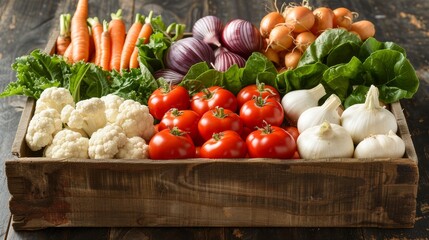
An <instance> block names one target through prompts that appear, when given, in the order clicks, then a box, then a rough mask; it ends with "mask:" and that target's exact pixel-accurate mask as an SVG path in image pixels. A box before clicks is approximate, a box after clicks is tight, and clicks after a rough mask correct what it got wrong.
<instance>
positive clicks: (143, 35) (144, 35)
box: [130, 11, 153, 68]
mask: <svg viewBox="0 0 429 240" xmlns="http://www.w3.org/2000/svg"><path fill="white" fill-rule="evenodd" d="M152 15H153V12H152V11H151V12H150V13H149V15H148V16H147V18H146V21H145V24H143V27H142V29H141V30H140V33H139V36H138V39H137V42H136V45H137V43H138V41H139V40H140V39H142V43H143V44H147V43H148V42H149V39H150V35H152V33H153V29H152V23H151V20H152ZM138 56H139V49H138V48H137V47H136V46H135V47H134V50H133V53H132V54H131V57H130V68H138V67H139V62H138V59H137V58H138Z"/></svg>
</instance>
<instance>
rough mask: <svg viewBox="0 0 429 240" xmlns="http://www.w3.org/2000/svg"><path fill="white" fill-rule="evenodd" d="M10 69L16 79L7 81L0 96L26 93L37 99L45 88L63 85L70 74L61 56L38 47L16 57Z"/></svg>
mask: <svg viewBox="0 0 429 240" xmlns="http://www.w3.org/2000/svg"><path fill="white" fill-rule="evenodd" d="M12 70H14V71H15V72H16V78H17V80H16V81H15V82H11V83H9V84H8V86H7V87H6V89H5V90H4V91H3V92H2V93H1V94H0V97H8V96H13V95H26V96H30V97H33V98H36V99H37V98H39V96H40V94H41V93H42V92H43V90H45V89H46V88H49V87H58V86H62V85H64V83H65V82H66V81H67V80H66V79H67V77H68V76H69V75H70V68H69V66H68V64H67V63H66V62H65V61H63V60H62V58H61V57H59V56H55V55H54V56H49V55H47V54H45V53H43V52H42V51H41V50H38V49H37V50H34V51H33V52H31V53H30V54H29V55H25V56H22V57H19V58H17V59H16V61H15V62H14V63H13V64H12Z"/></svg>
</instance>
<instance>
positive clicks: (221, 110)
mask: <svg viewBox="0 0 429 240" xmlns="http://www.w3.org/2000/svg"><path fill="white" fill-rule="evenodd" d="M213 116H215V117H217V118H225V117H227V116H228V114H225V109H224V108H223V107H219V106H216V108H215V109H214V110H213Z"/></svg>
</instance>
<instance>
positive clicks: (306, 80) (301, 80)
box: [277, 62, 328, 94]
mask: <svg viewBox="0 0 429 240" xmlns="http://www.w3.org/2000/svg"><path fill="white" fill-rule="evenodd" d="M327 68H328V67H327V66H326V65H324V64H322V63H319V62H316V63H313V64H308V65H304V66H300V67H297V68H296V69H292V70H287V71H285V72H283V73H281V74H279V75H277V84H278V90H279V92H280V93H282V94H285V93H287V92H290V91H292V90H298V89H310V88H313V87H315V86H316V85H317V84H319V83H320V82H321V81H322V77H323V73H324V72H325V71H326V69H327Z"/></svg>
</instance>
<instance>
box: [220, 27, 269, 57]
mask: <svg viewBox="0 0 429 240" xmlns="http://www.w3.org/2000/svg"><path fill="white" fill-rule="evenodd" d="M222 44H223V45H224V46H225V47H226V48H228V49H229V50H230V51H231V52H234V53H237V54H239V55H240V56H242V57H244V58H246V59H247V58H248V57H249V56H250V55H251V54H252V52H257V51H259V50H260V49H261V47H262V37H261V34H260V33H259V30H258V29H257V28H256V27H255V26H254V25H253V24H252V23H251V22H249V21H246V20H241V19H235V20H232V21H230V22H228V23H227V24H226V25H225V27H224V28H223V32H222Z"/></svg>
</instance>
